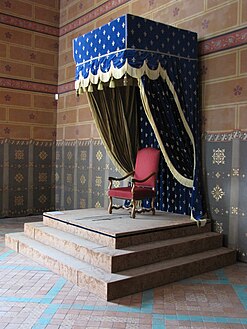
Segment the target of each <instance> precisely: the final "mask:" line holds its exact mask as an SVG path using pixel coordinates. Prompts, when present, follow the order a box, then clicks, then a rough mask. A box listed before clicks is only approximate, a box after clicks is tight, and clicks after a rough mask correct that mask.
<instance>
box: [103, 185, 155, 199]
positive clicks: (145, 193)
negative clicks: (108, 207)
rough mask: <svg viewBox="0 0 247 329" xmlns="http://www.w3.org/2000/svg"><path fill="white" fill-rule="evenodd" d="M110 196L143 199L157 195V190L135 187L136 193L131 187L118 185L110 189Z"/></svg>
mask: <svg viewBox="0 0 247 329" xmlns="http://www.w3.org/2000/svg"><path fill="white" fill-rule="evenodd" d="M108 195H109V197H112V198H119V199H126V200H132V199H136V200H143V199H146V198H153V197H155V191H154V190H152V189H151V188H144V187H135V189H134V193H133V194H132V192H131V187H117V188H114V189H111V190H108Z"/></svg>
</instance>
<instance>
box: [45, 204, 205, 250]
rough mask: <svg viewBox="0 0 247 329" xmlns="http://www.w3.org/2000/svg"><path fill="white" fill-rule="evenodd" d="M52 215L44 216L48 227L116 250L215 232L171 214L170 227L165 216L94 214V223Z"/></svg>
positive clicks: (83, 219) (71, 213) (162, 214)
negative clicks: (133, 217)
mask: <svg viewBox="0 0 247 329" xmlns="http://www.w3.org/2000/svg"><path fill="white" fill-rule="evenodd" d="M89 210H91V209H89ZM89 210H87V211H89ZM51 214H53V213H44V214H43V223H44V225H46V226H49V227H53V228H55V229H58V230H60V231H64V232H67V233H71V234H73V235H77V236H80V237H82V238H84V239H86V240H90V241H92V242H95V243H97V244H101V245H104V246H108V247H111V248H116V249H122V248H125V247H129V246H133V245H138V244H143V243H149V242H154V241H160V240H167V239H173V238H179V237H184V236H188V235H197V234H200V233H205V232H210V231H211V223H210V222H209V221H208V222H207V224H206V225H205V226H204V227H198V226H197V223H195V222H193V221H191V220H190V219H189V217H188V216H187V217H188V218H186V220H185V221H184V222H182V218H183V216H182V215H176V216H175V217H174V218H173V217H172V215H173V214H169V216H171V218H170V219H169V225H168V224H167V219H166V217H165V215H164V212H163V213H157V214H156V215H155V216H151V215H148V216H146V217H145V215H143V216H142V217H141V218H140V219H139V218H138V219H137V220H133V219H130V218H129V216H127V215H125V214H124V215H116V216H113V215H104V216H97V215H93V213H92V216H91V217H90V218H91V220H90V219H88V218H89V217H86V218H82V219H79V218H73V216H72V215H73V214H74V217H76V215H77V212H75V211H71V212H69V214H68V215H66V216H64V217H65V218H63V216H62V215H61V216H60V217H57V218H56V217H51ZM53 216H54V215H53ZM57 216H58V215H57ZM70 216H71V217H72V219H70ZM78 217H79V215H78ZM108 217H109V218H108Z"/></svg>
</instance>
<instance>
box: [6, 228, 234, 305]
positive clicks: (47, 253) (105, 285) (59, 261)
mask: <svg viewBox="0 0 247 329" xmlns="http://www.w3.org/2000/svg"><path fill="white" fill-rule="evenodd" d="M5 243H6V245H7V246H8V247H10V248H12V249H14V250H15V251H17V252H19V253H21V254H23V255H25V256H27V257H29V258H31V259H33V260H34V261H37V262H38V263H40V264H42V265H43V266H46V267H48V268H49V269H51V270H52V271H54V272H56V273H58V274H59V275H61V276H63V277H65V278H66V279H68V280H69V281H71V282H73V283H74V284H77V285H78V286H80V287H83V288H85V287H86V289H87V290H89V291H91V292H93V293H95V294H97V295H99V296H100V297H102V298H104V299H106V300H112V299H116V298H120V297H123V296H127V295H129V294H133V293H136V292H140V291H144V290H147V289H151V288H155V287H158V286H161V285H163V284H167V283H170V282H175V281H178V280H182V279H185V278H188V277H191V276H193V275H197V274H200V273H204V272H207V271H212V270H215V269H218V268H220V267H224V266H227V265H230V264H233V263H235V262H236V252H235V251H233V250H230V249H227V248H224V247H221V248H217V249H213V250H209V251H204V252H200V253H197V254H193V255H188V256H183V257H178V258H175V259H170V260H163V261H161V262H157V263H154V264H150V265H145V266H141V267H136V268H132V269H128V270H125V271H121V272H118V273H108V272H106V271H104V270H102V269H100V268H98V267H96V266H93V265H90V264H88V263H85V262H83V261H81V260H78V259H76V258H75V257H72V256H70V255H67V254H65V253H63V252H61V251H58V250H57V249H54V248H52V247H50V246H47V245H44V244H42V243H40V242H38V241H35V240H33V239H31V238H29V237H27V236H26V235H25V234H24V233H11V234H8V235H6V237H5Z"/></svg>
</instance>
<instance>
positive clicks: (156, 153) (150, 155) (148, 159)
mask: <svg viewBox="0 0 247 329" xmlns="http://www.w3.org/2000/svg"><path fill="white" fill-rule="evenodd" d="M159 160H160V150H157V149H154V148H152V147H146V148H143V149H140V150H139V151H138V152H137V156H136V164H135V174H134V178H135V179H143V178H145V177H147V176H148V175H150V174H151V173H152V172H155V173H156V175H155V176H152V177H151V178H149V179H148V180H147V181H145V182H143V183H136V185H137V186H143V187H150V188H155V185H156V176H157V174H158V170H159Z"/></svg>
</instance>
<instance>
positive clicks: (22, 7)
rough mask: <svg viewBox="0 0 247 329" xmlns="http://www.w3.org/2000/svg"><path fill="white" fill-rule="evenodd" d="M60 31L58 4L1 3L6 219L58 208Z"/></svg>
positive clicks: (0, 208) (0, 151)
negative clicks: (57, 119)
mask: <svg viewBox="0 0 247 329" xmlns="http://www.w3.org/2000/svg"><path fill="white" fill-rule="evenodd" d="M58 27H59V1H58V0H49V1H47V0H44V1H39V0H37V1H22V0H18V1H14V0H0V171H1V178H0V217H5V216H9V217H14V216H24V215H29V214H40V213H42V212H43V211H45V210H50V209H54V206H55V197H54V196H55V180H54V177H55V174H54V169H55V139H56V116H57V115H56V107H57V104H56V101H55V100H54V94H55V93H56V92H57V78H58V73H57V71H58V44H59V38H58V35H59V29H58Z"/></svg>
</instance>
